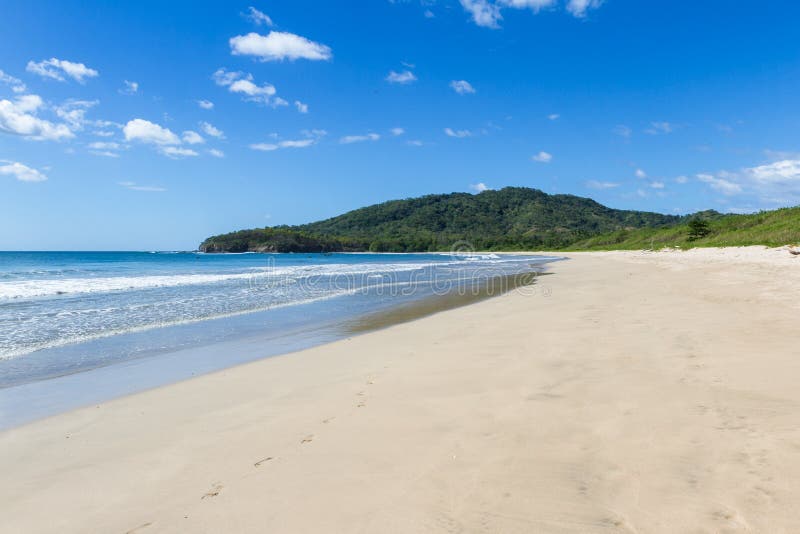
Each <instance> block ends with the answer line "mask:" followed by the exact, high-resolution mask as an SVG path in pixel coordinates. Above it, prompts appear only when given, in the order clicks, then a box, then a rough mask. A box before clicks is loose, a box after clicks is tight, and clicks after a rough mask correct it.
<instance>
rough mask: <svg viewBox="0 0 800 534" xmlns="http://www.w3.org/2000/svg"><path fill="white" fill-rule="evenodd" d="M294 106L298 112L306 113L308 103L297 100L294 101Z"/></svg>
mask: <svg viewBox="0 0 800 534" xmlns="http://www.w3.org/2000/svg"><path fill="white" fill-rule="evenodd" d="M294 107H296V108H297V111H299V112H300V113H308V104H303V103H302V102H300V101H299V100H295V101H294Z"/></svg>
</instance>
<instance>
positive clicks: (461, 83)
mask: <svg viewBox="0 0 800 534" xmlns="http://www.w3.org/2000/svg"><path fill="white" fill-rule="evenodd" d="M450 87H452V88H453V91H455V92H456V93H458V94H460V95H468V94H474V93H475V88H474V87H472V84H471V83H469V82H468V81H467V80H453V81H452V82H450Z"/></svg>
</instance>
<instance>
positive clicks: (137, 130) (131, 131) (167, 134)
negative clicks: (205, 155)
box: [122, 119, 181, 146]
mask: <svg viewBox="0 0 800 534" xmlns="http://www.w3.org/2000/svg"><path fill="white" fill-rule="evenodd" d="M122 133H123V134H125V140H126V141H139V142H142V143H148V144H154V145H160V146H167V145H180V144H181V140H180V138H178V136H177V135H175V133H173V132H172V131H171V130H170V129H169V128H164V127H163V126H160V125H158V124H156V123H154V122H150V121H147V120H144V119H133V120H131V121H128V124H126V125H125V126H124V127H123V128H122Z"/></svg>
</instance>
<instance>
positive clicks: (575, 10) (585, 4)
mask: <svg viewBox="0 0 800 534" xmlns="http://www.w3.org/2000/svg"><path fill="white" fill-rule="evenodd" d="M602 4H603V0H569V2H568V3H567V11H569V12H570V13H572V14H573V15H574V16H576V17H578V18H583V17H585V16H586V12H587V11H588V10H590V9H597V8H598V7H600V6H601V5H602Z"/></svg>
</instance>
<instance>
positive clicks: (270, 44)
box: [229, 31, 333, 61]
mask: <svg viewBox="0 0 800 534" xmlns="http://www.w3.org/2000/svg"><path fill="white" fill-rule="evenodd" d="M229 43H230V46H231V54H233V55H234V56H255V57H256V58H258V59H259V60H260V61H283V60H285V59H288V60H289V61H294V60H296V59H308V60H311V61H327V60H329V59H331V58H332V57H333V54H332V53H331V49H330V47H328V46H325V45H323V44H320V43H315V42H314V41H310V40H308V39H306V38H305V37H301V36H299V35H295V34H293V33H288V32H277V31H271V32H269V34H268V35H259V34H257V33H255V32H251V33H248V34H247V35H237V36H236V37H231V39H230V41H229Z"/></svg>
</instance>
